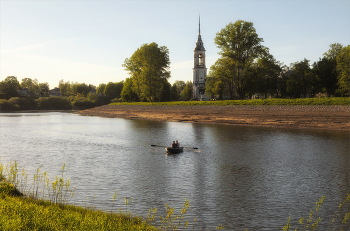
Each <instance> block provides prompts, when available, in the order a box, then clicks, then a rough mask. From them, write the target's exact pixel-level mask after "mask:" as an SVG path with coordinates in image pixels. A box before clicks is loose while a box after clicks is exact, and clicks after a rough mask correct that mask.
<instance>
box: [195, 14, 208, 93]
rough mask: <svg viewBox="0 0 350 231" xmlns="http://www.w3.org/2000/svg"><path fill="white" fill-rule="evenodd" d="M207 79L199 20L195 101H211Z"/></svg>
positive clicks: (196, 48)
mask: <svg viewBox="0 0 350 231" xmlns="http://www.w3.org/2000/svg"><path fill="white" fill-rule="evenodd" d="M206 77H207V68H206V67H205V48H204V46H203V41H202V38H201V22H200V18H199V31H198V39H197V42H196V47H195V48H194V67H193V99H195V100H209V97H208V96H206V95H205V94H204V92H205V79H206Z"/></svg>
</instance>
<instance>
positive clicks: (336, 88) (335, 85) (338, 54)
mask: <svg viewBox="0 0 350 231" xmlns="http://www.w3.org/2000/svg"><path fill="white" fill-rule="evenodd" d="M214 41H215V44H216V45H217V47H218V48H220V53H219V54H220V58H219V59H218V60H217V61H216V62H215V64H214V65H212V66H211V67H210V71H209V74H208V77H207V81H206V94H207V95H209V96H210V97H212V98H218V99H223V98H224V97H226V98H228V99H236V98H239V99H244V98H246V97H249V98H251V97H252V96H253V95H254V94H257V93H259V94H260V95H261V96H262V97H265V98H266V97H268V96H272V97H276V98H301V97H303V98H305V97H314V96H315V94H317V93H319V92H324V93H326V94H327V96H349V91H350V88H349V83H350V77H349V76H350V68H349V65H350V45H348V46H343V45H341V44H339V43H334V44H331V45H330V48H329V50H328V51H326V52H325V53H324V54H323V57H322V58H320V60H319V61H317V62H314V63H313V64H312V65H311V64H310V60H307V59H306V58H305V59H304V60H302V61H298V62H295V63H292V64H291V65H290V66H289V67H287V66H286V65H284V64H282V63H280V62H279V61H277V60H276V59H275V58H274V57H273V55H272V54H270V52H269V49H268V48H267V47H265V46H263V45H262V42H263V39H262V38H259V36H258V34H257V33H256V30H255V28H254V26H253V23H252V22H246V21H242V20H238V21H237V22H235V23H229V24H228V25H227V26H226V27H225V28H223V29H222V30H221V31H219V32H218V33H217V34H216V37H215V40H214Z"/></svg>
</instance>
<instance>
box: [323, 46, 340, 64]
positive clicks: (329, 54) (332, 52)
mask: <svg viewBox="0 0 350 231" xmlns="http://www.w3.org/2000/svg"><path fill="white" fill-rule="evenodd" d="M329 47H330V48H329V50H328V51H326V52H325V53H323V56H324V57H326V58H327V59H334V60H335V59H336V58H337V56H338V54H339V52H340V51H341V49H343V45H342V44H340V43H333V44H331V45H329Z"/></svg>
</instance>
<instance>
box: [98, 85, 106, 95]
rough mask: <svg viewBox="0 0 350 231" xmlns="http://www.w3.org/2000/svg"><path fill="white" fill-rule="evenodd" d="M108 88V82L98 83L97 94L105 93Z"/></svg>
mask: <svg viewBox="0 0 350 231" xmlns="http://www.w3.org/2000/svg"><path fill="white" fill-rule="evenodd" d="M105 88H106V84H105V83H101V84H100V85H98V87H97V89H96V94H97V95H103V92H104V91H105Z"/></svg>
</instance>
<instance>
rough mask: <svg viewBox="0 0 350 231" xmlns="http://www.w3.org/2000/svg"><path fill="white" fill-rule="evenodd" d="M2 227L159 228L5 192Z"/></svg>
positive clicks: (134, 219) (125, 217)
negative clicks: (9, 194)
mask: <svg viewBox="0 0 350 231" xmlns="http://www.w3.org/2000/svg"><path fill="white" fill-rule="evenodd" d="M0 204H1V206H0V230H157V229H156V228H155V227H153V226H151V225H149V224H148V223H146V222H145V221H143V220H142V219H141V218H138V217H129V216H128V215H125V214H114V213H113V214H111V213H107V212H102V211H98V210H91V209H86V208H81V207H76V206H72V205H60V204H54V203H51V202H48V201H43V200H35V199H30V198H24V197H16V196H8V195H3V196H1V198H0Z"/></svg>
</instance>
